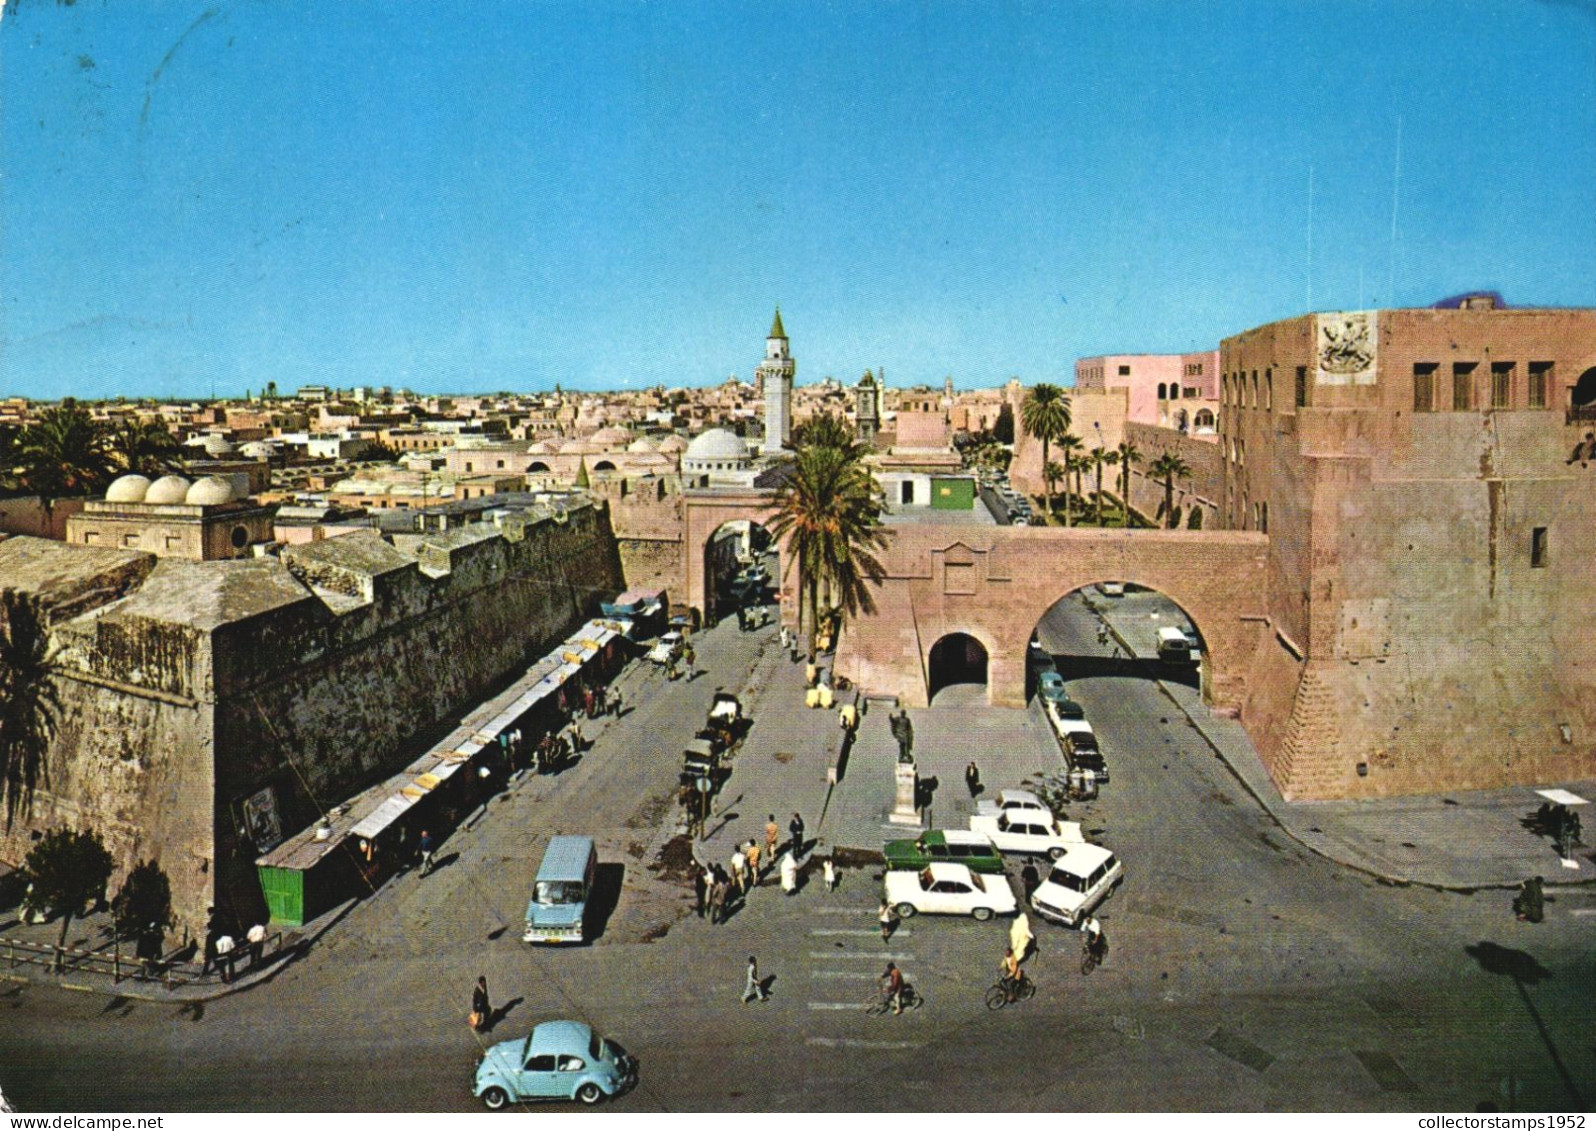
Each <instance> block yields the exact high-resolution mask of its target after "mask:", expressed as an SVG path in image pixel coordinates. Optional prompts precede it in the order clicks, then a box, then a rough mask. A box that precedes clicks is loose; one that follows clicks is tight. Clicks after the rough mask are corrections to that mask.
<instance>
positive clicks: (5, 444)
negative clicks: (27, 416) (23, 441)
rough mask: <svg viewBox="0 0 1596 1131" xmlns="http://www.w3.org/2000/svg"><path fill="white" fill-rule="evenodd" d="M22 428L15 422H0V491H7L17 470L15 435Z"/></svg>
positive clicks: (20, 433) (11, 485) (18, 433)
mask: <svg viewBox="0 0 1596 1131" xmlns="http://www.w3.org/2000/svg"><path fill="white" fill-rule="evenodd" d="M20 435H22V429H21V428H19V427H17V426H16V425H15V424H0V491H9V490H10V489H11V488H12V487H13V486H14V485H15V483H14V481H15V479H16V471H17V459H16V455H17V437H18V436H20Z"/></svg>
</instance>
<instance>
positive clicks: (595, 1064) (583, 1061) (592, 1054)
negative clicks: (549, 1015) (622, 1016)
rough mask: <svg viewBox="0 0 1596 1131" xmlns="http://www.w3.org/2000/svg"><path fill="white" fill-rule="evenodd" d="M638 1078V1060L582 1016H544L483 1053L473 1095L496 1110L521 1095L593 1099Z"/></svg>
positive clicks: (527, 1097) (614, 1093) (618, 1090)
mask: <svg viewBox="0 0 1596 1131" xmlns="http://www.w3.org/2000/svg"><path fill="white" fill-rule="evenodd" d="M636 1083H637V1061H636V1060H634V1059H633V1058H632V1057H631V1056H629V1055H628V1054H627V1052H626V1050H625V1049H623V1048H622V1047H621V1046H620V1045H618V1044H616V1043H615V1042H614V1041H612V1040H610V1039H609V1038H607V1037H600V1036H598V1035H597V1034H595V1033H594V1032H593V1030H592V1028H591V1027H589V1026H587V1025H584V1024H582V1022H580V1021H545V1022H544V1023H543V1024H541V1025H539V1026H538V1027H537V1028H536V1029H533V1030H532V1032H531V1033H530V1034H529V1035H527V1036H526V1037H524V1038H520V1039H517V1040H513V1041H501V1042H499V1043H498V1044H496V1045H494V1046H493V1047H492V1048H490V1049H488V1051H487V1052H486V1053H484V1054H483V1057H482V1063H481V1064H479V1065H477V1082H476V1090H475V1094H476V1095H477V1096H478V1097H479V1098H480V1099H481V1100H482V1102H483V1103H485V1104H487V1105H488V1107H490V1108H492V1109H493V1110H495V1111H497V1110H498V1109H500V1108H502V1107H504V1106H505V1105H506V1104H510V1103H519V1102H521V1101H522V1100H559V1099H572V1100H581V1101H582V1102H583V1103H585V1104H596V1103H598V1102H599V1101H600V1100H602V1099H605V1098H606V1097H611V1096H617V1095H620V1094H621V1093H622V1092H624V1091H626V1090H627V1089H629V1088H631V1087H632V1086H633V1085H635V1084H636Z"/></svg>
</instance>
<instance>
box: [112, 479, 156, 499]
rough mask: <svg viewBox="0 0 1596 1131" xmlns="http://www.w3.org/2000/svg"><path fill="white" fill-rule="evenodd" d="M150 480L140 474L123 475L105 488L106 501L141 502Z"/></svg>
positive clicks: (148, 487)
mask: <svg viewBox="0 0 1596 1131" xmlns="http://www.w3.org/2000/svg"><path fill="white" fill-rule="evenodd" d="M149 489H150V481H149V480H148V479H146V478H145V477H144V476H142V475H124V476H121V477H120V478H118V479H117V480H116V481H115V482H113V483H112V484H111V485H110V486H109V487H107V488H106V489H105V501H106V502H108V503H142V502H143V501H144V495H145V492H147V491H148V490H149Z"/></svg>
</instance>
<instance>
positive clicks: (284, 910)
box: [255, 864, 305, 927]
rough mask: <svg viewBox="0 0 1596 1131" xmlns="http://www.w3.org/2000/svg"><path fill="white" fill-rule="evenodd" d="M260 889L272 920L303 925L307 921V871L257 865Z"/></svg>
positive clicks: (288, 924) (295, 925) (290, 924)
mask: <svg viewBox="0 0 1596 1131" xmlns="http://www.w3.org/2000/svg"><path fill="white" fill-rule="evenodd" d="M255 871H256V872H257V873H259V875H260V890H261V892H262V894H264V895H265V896H266V907H267V909H268V910H269V911H270V912H271V916H272V922H273V923H281V924H284V925H286V926H292V927H301V926H304V923H305V873H303V872H301V871H298V870H296V869H293V868H268V867H266V866H265V865H264V864H261V865H257V866H256V868H255Z"/></svg>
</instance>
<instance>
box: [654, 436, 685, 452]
mask: <svg viewBox="0 0 1596 1131" xmlns="http://www.w3.org/2000/svg"><path fill="white" fill-rule="evenodd" d="M685 447H687V441H686V440H684V439H682V438H681V437H680V436H678V435H676V433H674V432H672V433H671V434H670V435H669V436H666V437H665V438H664V439H663V440H661V441H660V442H659V450H660V451H662V452H665V453H666V454H669V453H671V452H679V451H681V450H682V449H683V448H685Z"/></svg>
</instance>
